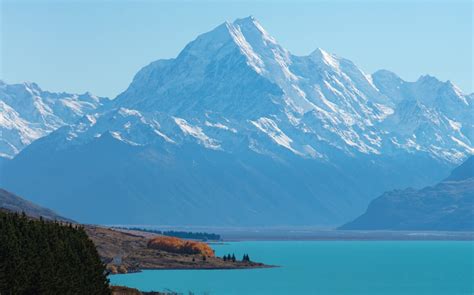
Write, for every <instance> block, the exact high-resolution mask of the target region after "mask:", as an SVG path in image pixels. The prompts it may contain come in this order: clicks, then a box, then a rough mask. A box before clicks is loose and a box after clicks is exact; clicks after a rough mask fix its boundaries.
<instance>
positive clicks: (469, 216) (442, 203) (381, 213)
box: [341, 156, 474, 231]
mask: <svg viewBox="0 0 474 295" xmlns="http://www.w3.org/2000/svg"><path fill="white" fill-rule="evenodd" d="M473 163H474V156H471V157H470V158H469V159H468V160H466V161H465V162H464V163H463V164H462V165H461V166H459V167H458V168H456V169H454V170H453V172H452V173H451V175H450V176H449V177H448V178H446V179H445V180H444V181H442V182H440V183H439V184H437V185H435V186H431V187H426V188H423V189H421V190H415V189H406V190H395V191H391V192H387V193H385V194H383V195H382V196H381V197H379V198H377V199H375V200H374V201H372V202H371V203H370V205H369V207H368V209H367V211H366V212H365V213H364V214H363V215H362V216H360V217H358V218H356V219H355V220H354V221H352V222H349V223H347V224H345V225H343V226H342V227H341V229H373V230H450V231H470V230H474V165H473Z"/></svg>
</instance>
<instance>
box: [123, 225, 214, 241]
mask: <svg viewBox="0 0 474 295" xmlns="http://www.w3.org/2000/svg"><path fill="white" fill-rule="evenodd" d="M116 228H119V229H129V230H136V231H143V232H148V233H154V234H159V235H163V236H168V237H175V238H181V239H191V240H201V241H219V240H220V239H221V236H220V235H218V234H214V233H206V232H187V231H174V230H168V231H166V230H165V231H162V230H157V229H149V228H142V227H116Z"/></svg>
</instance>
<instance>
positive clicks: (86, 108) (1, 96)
mask: <svg viewBox="0 0 474 295" xmlns="http://www.w3.org/2000/svg"><path fill="white" fill-rule="evenodd" d="M106 101H107V99H106V98H102V97H97V96H94V95H92V94H90V93H84V94H80V95H79V94H70V93H65V92H62V93H54V92H49V91H43V90H42V89H41V88H40V87H39V86H38V85H37V84H35V83H22V84H13V85H10V84H6V83H5V82H3V81H1V80H0V134H1V138H0V157H6V158H12V157H14V156H15V155H16V154H18V153H19V152H20V151H21V150H22V149H23V148H24V147H25V146H27V145H29V144H30V143H31V142H33V141H34V140H36V139H38V138H40V137H43V136H45V135H47V134H49V133H50V132H51V131H54V130H56V129H58V128H59V127H61V126H64V125H67V124H72V123H74V122H75V121H77V120H78V119H79V118H81V117H82V116H84V115H85V114H87V113H89V112H91V111H93V110H95V109H97V108H98V107H99V106H101V105H103V104H104V103H105V102H106Z"/></svg>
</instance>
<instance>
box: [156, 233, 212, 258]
mask: <svg viewBox="0 0 474 295" xmlns="http://www.w3.org/2000/svg"><path fill="white" fill-rule="evenodd" d="M148 247H149V248H152V249H157V250H162V251H166V252H172V253H179V254H200V255H203V256H207V257H214V250H212V248H211V247H209V245H208V244H206V243H202V242H195V241H186V240H182V239H179V238H175V237H165V236H161V237H156V238H153V239H151V240H150V241H148Z"/></svg>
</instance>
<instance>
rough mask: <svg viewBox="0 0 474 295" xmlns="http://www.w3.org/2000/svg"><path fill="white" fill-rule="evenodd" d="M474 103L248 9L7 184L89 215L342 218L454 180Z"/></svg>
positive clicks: (42, 144)
mask: <svg viewBox="0 0 474 295" xmlns="http://www.w3.org/2000/svg"><path fill="white" fill-rule="evenodd" d="M473 111H474V96H473V95H472V94H471V95H464V94H463V93H462V92H461V91H460V90H459V89H458V88H457V87H456V86H455V85H454V84H453V83H451V82H449V81H448V82H441V81H438V80H437V79H436V78H433V77H430V76H422V77H421V78H420V79H418V80H417V81H416V82H406V81H403V80H402V79H401V78H399V77H398V76H396V75H395V74H394V73H391V72H388V71H379V72H376V73H375V74H373V75H368V74H365V73H364V72H363V71H362V70H361V69H359V68H358V67H357V66H356V65H355V64H354V63H353V62H351V61H349V60H347V59H344V58H340V57H337V56H335V55H333V54H330V53H328V52H326V51H324V50H322V49H317V50H315V51H314V52H313V53H311V54H310V55H308V56H294V55H292V54H291V53H290V52H289V51H287V50H286V49H284V48H283V47H281V46H280V45H279V44H278V43H277V41H276V40H275V39H274V38H273V37H272V36H270V35H269V34H268V33H267V32H266V31H265V30H264V29H263V27H262V26H261V25H260V24H259V23H258V21H256V20H255V19H254V18H253V17H249V18H245V19H239V20H236V21H235V22H233V23H229V22H226V23H224V24H222V25H220V26H218V27H217V28H215V29H214V30H212V31H210V32H208V33H205V34H202V35H200V36H199V37H198V38H197V39H196V40H194V41H192V42H191V43H189V44H188V45H187V46H186V47H185V48H184V49H183V50H182V52H181V53H180V54H179V55H178V56H177V57H176V58H174V59H168V60H158V61H155V62H152V63H151V64H149V65H147V66H145V67H144V68H143V69H141V70H140V71H139V72H138V73H137V74H136V76H135V77H134V79H133V81H132V83H131V84H130V86H129V87H128V89H127V90H126V91H124V92H123V93H122V94H120V95H119V96H118V97H117V98H116V99H114V100H113V101H112V102H111V103H110V104H107V105H106V106H104V107H102V108H100V110H98V111H97V112H90V113H88V114H87V115H85V116H84V117H82V118H81V119H80V120H79V121H77V122H76V123H75V124H71V125H65V126H64V127H62V128H59V129H58V130H56V131H55V132H53V133H51V134H50V135H48V136H46V137H44V138H41V139H39V140H37V141H35V142H34V143H33V144H31V145H30V146H28V147H27V148H25V149H24V150H23V151H22V152H21V153H20V154H19V155H18V156H17V157H15V158H14V159H13V160H12V161H10V162H9V163H7V164H5V168H4V169H3V170H4V175H3V176H2V177H0V181H1V183H2V185H4V186H5V187H7V188H11V189H15V191H18V192H19V193H21V194H23V195H25V196H32V197H33V196H39V197H36V198H38V201H41V203H42V204H47V205H48V206H49V207H51V208H54V209H58V210H59V209H60V210H61V212H65V213H67V215H68V216H71V217H72V218H75V219H77V220H80V221H85V222H104V223H114V222H117V223H142V224H143V223H150V224H151V223H152V224H199V225H262V224H265V225H276V224H311V225H315V224H318V225H335V224H338V223H342V222H344V221H347V220H350V219H351V218H353V217H355V216H357V215H358V214H360V212H362V211H363V210H364V209H365V207H366V205H367V204H368V202H369V201H370V200H371V199H372V198H374V197H376V196H377V195H378V194H380V193H382V192H383V191H386V190H389V189H393V188H399V187H407V186H414V187H422V186H425V185H427V184H432V183H434V182H436V181H438V180H440V179H442V178H444V177H445V176H446V175H447V174H448V173H449V171H450V169H451V168H452V167H453V166H454V165H456V164H458V163H460V162H461V161H462V160H463V159H465V158H466V157H467V156H468V155H470V154H473V153H474V149H473V140H474V138H473V134H474V133H473V128H474V118H473V116H472V112H473ZM25 183H29V185H28V186H25V185H24V184H25Z"/></svg>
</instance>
